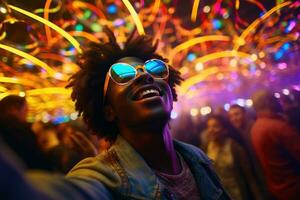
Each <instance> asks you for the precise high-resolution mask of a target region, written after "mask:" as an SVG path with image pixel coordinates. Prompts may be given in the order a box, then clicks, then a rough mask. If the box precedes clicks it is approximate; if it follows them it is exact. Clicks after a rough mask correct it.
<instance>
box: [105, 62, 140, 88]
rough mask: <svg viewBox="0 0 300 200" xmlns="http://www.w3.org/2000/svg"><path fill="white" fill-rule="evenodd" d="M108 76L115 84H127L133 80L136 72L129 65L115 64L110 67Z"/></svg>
mask: <svg viewBox="0 0 300 200" xmlns="http://www.w3.org/2000/svg"><path fill="white" fill-rule="evenodd" d="M110 75H111V77H112V79H114V81H116V82H117V83H127V82H128V81H130V80H132V79H134V77H135V76H136V70H135V68H134V67H132V66H131V65H129V64H126V63H116V64H113V65H112V66H111V69H110Z"/></svg>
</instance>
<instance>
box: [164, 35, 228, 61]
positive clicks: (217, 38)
mask: <svg viewBox="0 0 300 200" xmlns="http://www.w3.org/2000/svg"><path fill="white" fill-rule="evenodd" d="M208 41H230V37H228V36H224V35H207V36H202V37H197V38H193V39H190V40H188V41H186V42H184V43H181V44H179V45H177V46H176V47H175V48H174V49H173V51H172V52H171V55H170V58H171V59H170V60H171V61H172V60H173V58H174V56H175V55H176V54H177V53H178V52H180V51H182V50H185V49H187V48H189V47H191V46H194V45H196V44H200V43H202V42H208Z"/></svg>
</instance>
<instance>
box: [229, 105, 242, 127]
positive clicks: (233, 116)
mask: <svg viewBox="0 0 300 200" xmlns="http://www.w3.org/2000/svg"><path fill="white" fill-rule="evenodd" d="M228 115H229V120H230V122H231V123H232V125H233V126H234V127H235V128H237V129H241V128H242V127H243V125H244V123H245V120H246V119H245V113H244V112H243V111H242V110H241V109H239V108H230V110H229V111H228Z"/></svg>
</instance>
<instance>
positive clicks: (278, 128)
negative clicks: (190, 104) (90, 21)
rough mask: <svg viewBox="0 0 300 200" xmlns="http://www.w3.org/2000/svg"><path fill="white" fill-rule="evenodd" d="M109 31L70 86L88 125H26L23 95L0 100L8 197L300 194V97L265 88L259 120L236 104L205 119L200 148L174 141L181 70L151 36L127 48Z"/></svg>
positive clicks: (2, 170) (223, 199) (259, 95)
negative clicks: (282, 98)
mask: <svg viewBox="0 0 300 200" xmlns="http://www.w3.org/2000/svg"><path fill="white" fill-rule="evenodd" d="M105 32H106V34H107V35H108V38H109V41H108V42H106V43H103V44H102V43H101V44H95V43H93V44H91V45H90V46H89V47H88V48H87V49H86V51H85V52H84V54H83V55H82V56H81V57H80V59H79V61H80V62H79V64H80V66H81V70H80V71H79V72H77V73H76V74H75V75H73V77H72V78H71V79H70V84H69V85H68V87H70V88H72V90H73V92H72V95H71V98H72V99H73V100H74V101H75V109H76V110H77V111H78V113H79V115H81V116H82V119H83V121H84V122H85V124H86V125H87V127H88V129H82V130H80V129H78V128H75V127H73V126H72V125H71V124H60V125H53V124H51V123H48V124H44V123H42V122H35V123H34V124H28V123H27V122H26V114H27V111H28V105H27V102H26V99H25V98H24V97H19V96H15V95H11V96H7V97H5V98H3V99H2V100H1V101H0V108H1V116H0V143H1V149H0V194H1V195H2V196H1V197H0V198H1V199H2V197H3V198H4V199H20V198H21V195H22V199H207V200H208V199H220V200H227V199H236V200H253V199H257V200H260V199H277V200H298V199H300V145H299V144H300V132H299V123H298V122H299V117H298V116H299V112H297V111H298V110H299V105H300V102H297V101H296V100H295V99H294V101H291V102H289V104H288V105H286V104H285V105H286V106H284V107H283V106H282V105H281V104H280V102H279V99H277V98H275V97H274V95H273V93H272V92H270V91H268V90H259V91H257V92H256V93H255V94H253V96H252V101H253V108H254V110H255V113H256V117H255V118H252V119H251V118H249V117H248V115H247V110H246V109H245V108H244V107H241V106H239V105H232V106H231V107H230V109H229V111H228V112H227V113H225V114H224V113H222V114H220V113H213V114H211V115H208V116H207V117H206V119H205V120H204V121H203V122H199V123H201V124H199V127H203V128H202V129H201V131H200V130H198V131H199V132H198V134H197V137H196V138H197V139H196V140H197V141H198V142H195V141H194V142H191V143H193V144H194V145H191V144H186V143H183V142H180V141H177V140H173V139H172V133H171V127H170V123H169V122H170V114H171V111H172V108H173V101H176V100H177V94H176V90H175V86H176V85H179V84H180V82H181V80H182V79H181V77H180V73H179V72H178V71H177V70H176V69H174V68H173V67H172V66H169V65H168V64H166V63H165V61H166V60H165V59H164V58H162V57H161V56H160V55H158V54H156V53H155V50H156V45H155V44H153V43H152V40H151V38H149V37H148V36H132V37H130V38H129V39H128V41H127V42H126V43H125V46H124V47H123V48H121V47H120V46H119V45H118V44H117V42H116V38H115V37H114V35H113V33H112V32H111V31H110V30H109V29H106V30H105ZM187 131H188V130H186V131H185V133H184V134H188V132H187ZM91 132H92V133H94V134H96V135H94V136H92V134H91ZM195 145H196V146H198V147H200V148H198V147H196V146H195ZM200 149H202V150H200ZM203 152H205V153H203ZM8 155H9V156H8ZM14 157H18V158H17V159H16V160H20V162H21V163H24V164H25V165H26V167H27V169H26V170H24V169H20V168H19V167H20V165H22V164H18V163H16V162H15V159H14ZM12 160H13V161H12ZM36 169H38V170H43V171H44V172H37V171H36ZM45 171H48V172H45ZM54 173H55V174H57V173H59V174H60V175H54ZM63 174H66V176H64V175H63Z"/></svg>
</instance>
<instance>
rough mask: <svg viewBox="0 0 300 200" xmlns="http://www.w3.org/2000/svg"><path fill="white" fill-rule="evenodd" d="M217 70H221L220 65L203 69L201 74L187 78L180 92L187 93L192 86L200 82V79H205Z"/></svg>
mask: <svg viewBox="0 0 300 200" xmlns="http://www.w3.org/2000/svg"><path fill="white" fill-rule="evenodd" d="M217 72H219V68H218V67H210V68H208V69H205V70H203V71H201V72H200V73H199V74H197V75H195V76H192V77H190V78H188V79H186V80H185V81H184V82H183V83H182V84H181V86H180V87H179V92H180V93H181V94H185V93H186V92H187V91H188V89H189V88H190V87H191V86H193V85H195V84H196V83H199V82H200V81H202V80H204V79H205V78H207V77H208V76H210V75H212V74H215V73H217Z"/></svg>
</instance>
